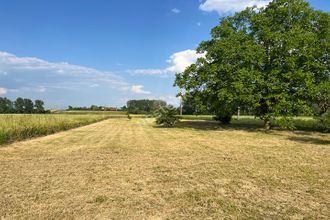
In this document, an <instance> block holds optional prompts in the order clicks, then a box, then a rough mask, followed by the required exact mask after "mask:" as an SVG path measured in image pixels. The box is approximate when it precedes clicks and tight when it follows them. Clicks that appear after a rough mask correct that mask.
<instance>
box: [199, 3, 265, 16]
mask: <svg viewBox="0 0 330 220" xmlns="http://www.w3.org/2000/svg"><path fill="white" fill-rule="evenodd" d="M269 2H270V0H206V1H205V2H204V3H201V4H200V6H199V9H200V10H202V11H206V12H211V11H216V12H218V13H219V14H220V15H223V14H229V13H234V12H238V11H242V10H244V9H245V8H246V7H253V6H257V7H264V6H266V5H267V4H268V3H269Z"/></svg>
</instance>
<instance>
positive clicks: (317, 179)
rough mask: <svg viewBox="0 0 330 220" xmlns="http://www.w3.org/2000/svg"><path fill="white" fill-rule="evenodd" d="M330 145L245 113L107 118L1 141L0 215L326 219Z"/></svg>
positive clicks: (326, 138) (329, 139)
mask: <svg viewBox="0 0 330 220" xmlns="http://www.w3.org/2000/svg"><path fill="white" fill-rule="evenodd" d="M69 117H71V116H69ZM79 117H80V116H79ZM261 127H262V125H261ZM329 146H330V135H329V134H324V133H318V132H306V131H295V132H291V131H278V130H273V131H265V130H263V129H261V128H260V127H259V126H245V125H240V124H239V123H238V122H234V124H233V125H230V126H226V127H223V126H221V125H220V124H219V123H216V122H212V121H200V120H183V121H182V122H180V123H179V124H177V125H176V126H175V127H172V128H165V127H158V126H155V124H154V119H152V118H133V119H132V120H128V119H126V118H121V119H119V118H115V119H114V118H112V119H107V120H103V121H101V122H98V123H94V124H91V125H87V126H85V127H80V128H76V129H72V130H69V131H64V132H60V133H57V134H53V135H49V136H46V137H41V138H36V139H33V140H28V141H23V142H16V143H13V144H10V145H7V146H5V147H2V148H0V170H1V172H0V216H3V217H5V218H9V219H11V218H14V219H17V218H19V219H91V218H93V219H94V218H96V219H223V218H227V219H250V218H252V219H265V218H267V219H303V218H305V219H328V218H329V216H330V211H329V210H330V199H329V198H330V188H329V185H330V173H329V170H330V157H329V155H330V148H329Z"/></svg>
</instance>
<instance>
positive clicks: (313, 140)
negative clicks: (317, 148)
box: [288, 137, 330, 146]
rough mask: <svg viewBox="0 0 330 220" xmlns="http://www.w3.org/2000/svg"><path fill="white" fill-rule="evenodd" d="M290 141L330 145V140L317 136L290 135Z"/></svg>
mask: <svg viewBox="0 0 330 220" xmlns="http://www.w3.org/2000/svg"><path fill="white" fill-rule="evenodd" d="M288 139H289V140H290V141H297V142H301V143H305V144H306V143H309V144H315V145H328V146H330V140H324V139H319V138H315V137H289V138H288Z"/></svg>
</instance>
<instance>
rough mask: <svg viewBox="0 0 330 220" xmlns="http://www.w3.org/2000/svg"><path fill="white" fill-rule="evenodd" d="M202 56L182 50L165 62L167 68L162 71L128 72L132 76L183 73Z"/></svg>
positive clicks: (140, 70) (192, 51)
mask: <svg viewBox="0 0 330 220" xmlns="http://www.w3.org/2000/svg"><path fill="white" fill-rule="evenodd" d="M203 56H204V54H198V53H196V51H195V50H184V51H180V52H177V53H174V54H172V55H171V56H170V58H169V59H168V60H167V61H166V62H167V63H168V64H169V67H167V68H164V69H136V70H129V71H128V72H130V73H131V74H132V75H160V76H164V75H168V74H174V73H181V72H183V71H184V70H185V69H186V68H187V67H188V66H190V65H191V64H193V63H195V62H196V60H197V59H198V58H200V57H203Z"/></svg>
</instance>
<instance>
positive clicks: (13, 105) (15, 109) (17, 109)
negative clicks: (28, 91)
mask: <svg viewBox="0 0 330 220" xmlns="http://www.w3.org/2000/svg"><path fill="white" fill-rule="evenodd" d="M0 113H25V114H32V113H46V111H45V108H44V102H43V101H42V100H35V101H34V102H33V101H32V100H31V99H23V98H21V97H19V98H17V99H16V100H15V101H11V100H10V99H8V98H3V97H0Z"/></svg>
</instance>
